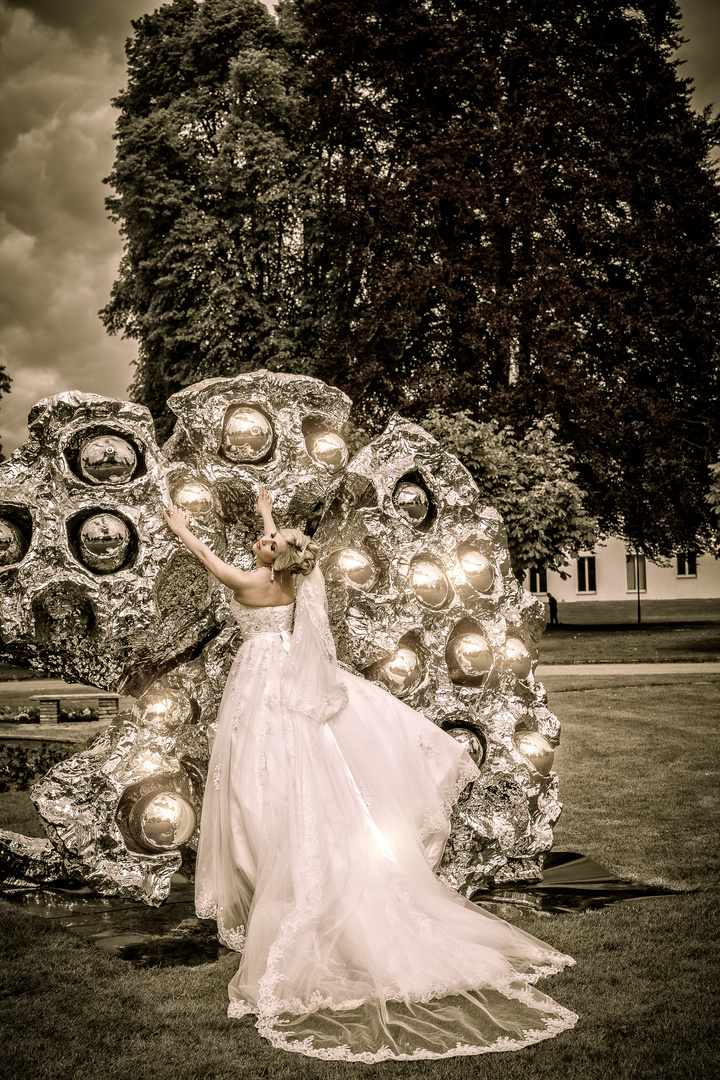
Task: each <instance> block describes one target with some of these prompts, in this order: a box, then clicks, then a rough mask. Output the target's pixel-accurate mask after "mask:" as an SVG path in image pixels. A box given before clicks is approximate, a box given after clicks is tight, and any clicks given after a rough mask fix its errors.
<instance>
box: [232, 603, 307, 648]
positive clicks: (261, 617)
mask: <svg viewBox="0 0 720 1080" xmlns="http://www.w3.org/2000/svg"><path fill="white" fill-rule="evenodd" d="M293 608H294V604H283V605H281V606H279V607H251V606H250V605H248V604H241V603H239V602H238V601H237V600H236V599H235V597H234V596H233V598H232V599H231V601H230V612H231V614H232V616H233V618H234V619H235V622H236V623H237V624H238V626H239V627H240V629H241V631H242V636H243V637H244V638H245V639H247V638H249V637H252V636H253V635H254V634H280V633H282V631H283V630H286V631H288V632H289V631H290V630H292V624H293Z"/></svg>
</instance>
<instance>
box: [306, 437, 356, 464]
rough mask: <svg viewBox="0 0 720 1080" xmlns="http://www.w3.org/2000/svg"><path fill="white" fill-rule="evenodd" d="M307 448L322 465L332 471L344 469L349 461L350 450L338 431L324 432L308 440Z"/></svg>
mask: <svg viewBox="0 0 720 1080" xmlns="http://www.w3.org/2000/svg"><path fill="white" fill-rule="evenodd" d="M307 448H308V450H309V451H310V453H311V454H312V456H313V457H314V458H315V460H316V461H319V462H320V464H321V465H327V466H328V468H330V469H344V468H345V466H346V465H347V460H348V448H347V445H346V443H345V440H344V439H343V437H342V435H338V434H337V432H336V431H324V432H323V433H322V434H321V435H314V436H312V437H311V438H310V439H308V440H307Z"/></svg>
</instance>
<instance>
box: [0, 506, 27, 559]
mask: <svg viewBox="0 0 720 1080" xmlns="http://www.w3.org/2000/svg"><path fill="white" fill-rule="evenodd" d="M26 550H27V544H26V543H25V537H24V536H23V534H22V533H21V532H20V530H19V529H18V527H17V525H13V523H12V521H8V520H7V519H6V518H0V566H12V564H13V563H16V562H20V560H21V559H22V557H23V555H24V554H25V552H26Z"/></svg>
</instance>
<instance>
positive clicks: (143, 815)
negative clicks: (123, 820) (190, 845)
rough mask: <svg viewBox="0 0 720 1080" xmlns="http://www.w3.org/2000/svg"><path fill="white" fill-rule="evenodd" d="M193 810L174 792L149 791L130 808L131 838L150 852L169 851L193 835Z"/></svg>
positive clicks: (195, 820) (194, 821)
mask: <svg viewBox="0 0 720 1080" xmlns="http://www.w3.org/2000/svg"><path fill="white" fill-rule="evenodd" d="M196 824H197V818H196V815H195V809H194V807H193V806H192V805H191V804H190V803H189V802H188V801H187V799H185V798H183V796H182V795H179V794H178V793H177V792H176V791H160V792H151V793H150V794H149V795H145V796H144V797H143V798H141V799H138V801H137V802H136V803H135V805H134V806H133V808H132V810H131V811H130V816H129V819H128V826H129V828H130V832H131V833H132V835H133V837H134V838H135V840H136V841H137V843H138V844H140V845H141V846H142V847H144V848H149V849H150V850H151V851H169V850H171V849H172V848H176V847H179V846H180V845H181V844H185V843H186V842H187V841H188V840H189V839H190V837H191V836H192V834H193V833H194V832H195V826H196Z"/></svg>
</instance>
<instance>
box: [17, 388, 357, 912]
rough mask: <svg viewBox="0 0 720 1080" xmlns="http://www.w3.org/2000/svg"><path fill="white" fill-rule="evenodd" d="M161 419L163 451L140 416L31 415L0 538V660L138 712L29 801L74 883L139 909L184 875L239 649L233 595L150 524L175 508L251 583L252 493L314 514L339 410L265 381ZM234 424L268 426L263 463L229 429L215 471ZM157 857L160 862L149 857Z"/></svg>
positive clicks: (95, 399) (338, 458) (318, 397)
mask: <svg viewBox="0 0 720 1080" xmlns="http://www.w3.org/2000/svg"><path fill="white" fill-rule="evenodd" d="M170 405H171V407H172V408H173V409H174V410H175V411H176V413H177V415H178V423H177V425H176V428H175V431H174V433H173V436H172V437H171V439H170V440H169V442H168V443H167V444H166V445H165V447H163V448H162V449H160V448H159V447H158V446H157V445H156V443H155V439H154V430H153V425H152V419H151V417H150V414H149V413H148V411H147V410H146V409H144V408H142V407H141V406H138V405H134V404H132V403H128V402H121V401H115V400H113V399H109V398H102V397H99V396H97V395H92V394H80V393H67V394H60V395H58V396H57V397H54V398H49V399H47V400H45V401H42V402H40V403H39V404H38V405H36V406H35V408H34V409H33V410H32V412H31V414H30V418H29V428H30V439H29V441H28V442H27V443H26V444H25V445H24V446H22V447H20V448H19V450H18V451H16V453H15V454H13V455H12V457H11V458H10V459H9V460H8V461H7V462H5V463H4V464H3V465H2V466H0V521H3V520H4V521H6V522H8V524H9V526H10V527H9V528H8V536H7V541H8V542H7V544H5V545H4V546H3V545H0V587H2V589H3V592H4V603H3V608H2V616H1V617H0V658H2V659H4V660H6V661H9V662H11V663H12V662H16V663H21V664H23V665H25V666H33V667H37V668H41V669H43V670H45V671H48V672H50V673H52V674H55V675H59V676H61V677H63V678H65V679H68V680H71V681H78V682H86V683H88V684H89V685H92V686H98V687H103V688H105V689H107V690H113V691H121V692H124V693H126V694H131V695H133V696H138V704H137V705H136V707H135V708H134V709H133V713H132V715H127V716H121V717H118V718H116V719H115V721H114V722H113V724H112V726H111V727H110V728H109V729H108V730H107V731H106V732H105V733H104V734H103V735H102V736H100V737H99V738H98V739H97V740H95V742H94V743H93V745H92V746H91V747H90V749H89V750H87V751H85V752H84V753H81V754H77V755H75V756H74V757H72V758H69V759H67V760H65V761H63V762H61V763H60V764H59V765H57V766H56V767H55V768H53V769H52V770H51V771H50V772H49V773H48V775H47V776H46V777H44V778H43V779H42V780H41V781H40V782H39V783H38V784H37V785H36V786H35V788H34V791H33V798H34V800H35V802H36V805H37V807H38V810H39V812H40V814H41V816H42V818H43V820H44V823H45V827H46V830H47V832H48V835H49V836H50V838H51V840H52V842H53V844H54V845H55V848H56V849H57V851H58V852H59V853H60V854H61V855H62V858H63V863H64V866H65V867H66V868H68V869H69V871H70V872H72V873H73V874H74V875H75V876H77V877H79V878H81V879H82V880H84V881H86V882H87V883H88V884H90V885H92V886H93V887H94V888H95V889H97V891H98V892H101V893H109V894H115V895H119V896H123V897H127V898H133V899H141V900H144V901H146V902H148V903H151V904H157V903H160V902H161V901H162V900H163V899H164V898H165V896H167V893H168V891H169V884H170V878H171V877H172V874H173V873H174V872H175V870H176V869H177V868H178V867H179V866H180V865H181V862H183V863H184V865H185V866H186V867H187V868H188V869H191V868H192V861H193V849H194V848H195V847H196V843H197V821H199V816H200V809H201V804H202V789H203V783H204V778H205V773H206V770H207V762H208V758H209V751H208V737H209V736H211V735H212V732H213V728H214V723H215V719H216V713H217V707H218V705H219V701H220V698H221V696H222V690H223V687H224V683H225V680H226V677H227V672H228V670H229V667H230V664H231V662H232V658H233V656H234V654H235V652H236V651H237V648H238V647H239V645H240V642H241V640H242V639H241V637H240V635H239V633H238V631H237V630H236V628H235V627H234V626H229V627H226V626H225V624H226V622H227V616H228V605H227V600H228V596H227V592H226V590H225V589H223V588H222V587H221V586H220V585H219V584H218V583H216V582H215V581H214V579H212V577H211V576H210V575H209V574H208V573H207V571H206V570H205V568H204V567H203V566H202V565H201V564H200V563H199V562H197V561H196V560H195V559H194V558H193V557H192V556H191V555H190V554H189V553H188V552H187V551H186V550H185V548H184V547H183V546H182V544H181V543H180V541H178V540H177V538H176V537H174V536H173V535H172V533H171V532H170V531H169V530H168V528H167V526H166V524H165V521H164V519H163V517H162V512H161V511H162V506H163V504H166V503H167V501H168V498H172V499H173V501H175V502H178V503H180V504H181V505H184V506H187V508H188V509H190V510H191V512H192V514H193V530H194V532H195V533H196V535H197V536H199V537H200V538H201V539H202V540H204V541H205V542H206V543H207V544H208V545H209V546H210V547H211V548H212V549H213V550H214V551H215V552H216V553H217V554H218V555H220V556H221V557H222V558H224V559H225V560H226V561H228V562H230V563H233V564H235V565H240V566H243V567H245V568H246V569H249V568H251V566H252V565H253V556H252V553H251V550H250V547H251V543H250V541H251V540H252V539H254V538H255V537H256V536H257V534H258V533H259V532H260V531H261V526H260V524H259V519H258V518H257V517H256V516H255V512H254V507H255V503H256V500H257V491H258V485H259V484H264V485H265V486H266V487H268V488H269V489H270V490H271V491H272V492H273V494H274V495H275V508H276V513H277V517H278V519H279V520H282V521H287V522H288V523H291V522H292V523H293V524H297V523H301V524H304V523H305V522H306V521H307V519H308V518H310V517H311V516H312V515H313V514H318V513H319V512H321V508H322V506H323V505H324V503H325V500H326V499H327V498H328V496H329V495H330V494H331V493H332V492H333V491H334V489H335V487H336V486H337V484H338V483H339V480H340V477H341V475H342V467H343V465H344V462H345V460H346V453H345V454H344V456H343V452H344V442H343V440H342V439H341V438H340V436H339V434H338V433H339V431H340V429H341V428H342V426H343V424H344V423H345V421H346V419H347V416H348V414H349V410H350V401H349V399H348V398H347V397H346V396H345V395H344V394H342V393H341V392H340V391H338V390H335V389H333V388H331V387H328V386H326V385H325V384H323V383H321V382H319V381H318V380H315V379H309V378H306V377H304V376H296V375H278V374H274V373H271V372H266V371H257V372H253V373H252V374H251V375H241V376H237V377H236V378H231V379H210V380H207V381H206V382H203V383H199V384H197V385H196V386H193V387H189V388H188V389H187V390H184V391H182V392H181V393H180V394H177V395H175V397H174V398H172V399H171V401H170ZM238 409H246V410H247V409H249V410H250V413H251V417H250V419H251V421H252V414H254V413H256V412H259V413H261V415H262V416H263V417H264V418H265V420H264V422H265V430H266V432H269V434H270V438H269V440H268V443H267V446H266V448H265V452H264V453H262V454H261V455H260V456H261V458H262V460H254V459H253V460H245V458H244V457H243V452H244V445H245V444H244V443H243V441H242V439H243V438H244V435H245V433H246V430H247V425H246V428H245V429H243V427H242V425H241V424H238V423H237V422H235V426H234V432H235V435H238V434H239V435H240V437H241V438H240V441H237V440H236V444H235V445H232V444H230V453H229V454H228V453H227V452H226V451H227V449H228V440H227V426H228V417H229V416H230V417H233V416H236V414H237V411H238ZM249 438H250V441H252V439H253V438H254V435H253V432H252V430H250V432H249ZM251 456H252V455H251ZM256 456H257V455H256ZM98 518H99V519H100V520H99V521H98ZM103 519H105V520H103ZM86 522H90V523H91V527H90V526H88V527H87V528H86V527H85V523H86ZM118 522H119V523H120V524H119V525H118ZM83 529H85V533H86V534H87V535H84V534H83ZM18 532H19V534H20V536H21V538H22V539H21V540H20V541H18V540H17V536H16V533H18ZM128 535H129V537H130V539H129V541H128V542H127V544H126V545H125V546H123V545H124V544H125V540H126V538H127V536H128ZM83 544H85V547H83ZM18 556H19V557H18ZM158 701H160V702H162V701H164V702H165V704H166V706H167V708H164V709H163V708H160V709H159V708H158ZM161 713H162V715H161ZM158 799H159V802H158ZM153 800H155V801H153ZM163 814H164V815H165V817H164V818H163V816H162V815H163ZM193 821H194V822H195V826H196V827H195V828H192V829H191V826H192V824H193ZM164 826H166V829H165V834H166V835H165V836H164V837H163V827H164ZM188 832H189V835H186V834H187V833H188ZM178 838H182V843H178V844H177V845H176V844H175V843H174V841H175V840H177V839H178ZM158 839H159V840H160V842H164V839H167V841H168V844H169V849H168V850H166V851H165V850H161V851H158V850H155V849H154V848H155V847H156V846H157V843H158Z"/></svg>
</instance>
